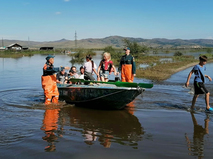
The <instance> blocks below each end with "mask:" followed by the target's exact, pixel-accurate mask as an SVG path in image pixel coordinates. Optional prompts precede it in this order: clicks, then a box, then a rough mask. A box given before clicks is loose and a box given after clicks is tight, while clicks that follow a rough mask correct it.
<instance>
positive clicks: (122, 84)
mask: <svg viewBox="0 0 213 159" xmlns="http://www.w3.org/2000/svg"><path fill="white" fill-rule="evenodd" d="M69 81H71V82H88V83H90V82H92V83H105V84H114V85H116V86H117V87H142V88H152V87H153V84H152V83H130V82H121V81H116V82H102V81H87V80H84V79H76V78H71V79H69Z"/></svg>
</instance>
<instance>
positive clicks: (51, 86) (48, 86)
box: [41, 75, 59, 104]
mask: <svg viewBox="0 0 213 159" xmlns="http://www.w3.org/2000/svg"><path fill="white" fill-rule="evenodd" d="M41 83H42V88H43V90H44V96H45V104H50V103H51V101H52V103H55V104H58V98H59V92H58V87H57V85H56V77H55V75H48V76H41Z"/></svg>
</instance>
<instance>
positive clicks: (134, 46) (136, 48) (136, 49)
mask: <svg viewBox="0 0 213 159" xmlns="http://www.w3.org/2000/svg"><path fill="white" fill-rule="evenodd" d="M123 42H124V46H125V47H129V48H130V49H131V54H132V55H134V56H135V57H137V56H139V55H140V54H142V53H147V52H148V51H149V48H148V47H147V46H145V45H139V44H138V43H137V42H136V41H134V42H131V41H130V40H128V39H123Z"/></svg>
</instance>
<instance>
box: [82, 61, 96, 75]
mask: <svg viewBox="0 0 213 159" xmlns="http://www.w3.org/2000/svg"><path fill="white" fill-rule="evenodd" d="M93 63H94V69H97V66H96V64H95V62H93ZM84 69H85V72H90V73H92V72H93V70H92V62H85V63H84Z"/></svg>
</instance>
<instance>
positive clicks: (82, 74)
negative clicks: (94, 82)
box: [79, 66, 85, 79]
mask: <svg viewBox="0 0 213 159" xmlns="http://www.w3.org/2000/svg"><path fill="white" fill-rule="evenodd" d="M84 71H85V70H84V66H81V67H80V76H79V78H80V79H84Z"/></svg>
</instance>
